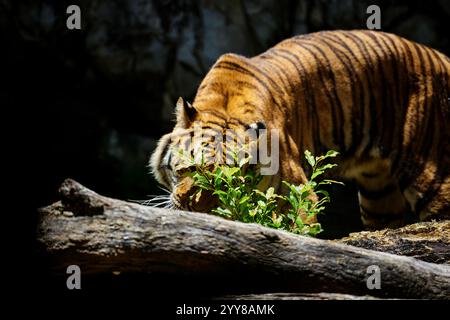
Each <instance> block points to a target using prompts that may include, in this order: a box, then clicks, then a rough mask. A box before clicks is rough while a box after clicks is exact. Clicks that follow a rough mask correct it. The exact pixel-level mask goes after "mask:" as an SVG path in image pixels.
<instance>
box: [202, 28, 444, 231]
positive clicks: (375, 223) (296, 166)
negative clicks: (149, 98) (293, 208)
mask: <svg viewBox="0 0 450 320" xmlns="http://www.w3.org/2000/svg"><path fill="white" fill-rule="evenodd" d="M449 97H450V61H449V59H448V58H447V57H446V56H444V55H443V54H441V53H439V52H437V51H435V50H433V49H430V48H427V47H425V46H422V45H419V44H416V43H414V42H411V41H408V40H406V39H403V38H400V37H398V36H395V35H392V34H387V33H382V32H373V31H329V32H320V33H313V34H309V35H303V36H298V37H294V38H291V39H288V40H285V41H283V42H281V43H279V44H278V45H276V46H275V47H273V48H271V49H269V50H268V51H266V52H264V53H262V54H261V55H259V56H256V57H253V58H245V57H242V56H238V55H234V54H227V55H224V56H222V57H220V58H219V59H218V61H217V62H216V63H215V64H214V66H213V67H212V68H211V70H210V71H209V73H208V74H207V76H206V77H205V79H204V80H203V81H202V83H201V85H200V87H199V90H198V92H197V95H196V98H195V100H194V102H193V107H194V108H195V110H196V111H197V112H196V115H195V117H194V119H193V120H195V121H199V122H200V123H203V124H206V123H208V122H210V123H214V122H216V123H217V122H219V120H223V121H224V122H222V123H224V124H223V126H225V127H226V126H227V123H228V122H230V121H238V122H240V123H242V124H247V123H252V122H254V121H258V120H263V121H264V122H265V123H266V125H267V128H268V129H279V130H280V172H279V174H277V175H274V176H271V177H268V181H267V182H266V184H267V185H271V186H274V187H275V188H281V183H280V182H281V180H282V179H287V180H290V181H292V182H298V183H301V182H304V181H305V179H306V178H305V177H306V176H307V172H306V173H305V171H304V169H306V168H307V166H306V164H305V163H302V160H301V159H302V157H301V155H302V154H303V152H304V150H311V151H312V152H313V153H315V154H321V153H323V152H326V151H327V150H329V149H334V150H337V151H339V152H340V154H341V159H340V163H339V164H340V165H339V171H336V172H335V174H336V175H337V176H341V177H344V178H349V179H354V180H355V181H356V182H357V184H358V187H359V199H360V207H361V216H362V220H363V222H364V224H365V226H367V227H368V228H380V227H384V226H395V225H400V224H403V222H404V218H405V215H409V213H411V212H415V213H417V214H419V215H420V218H421V219H427V218H429V217H437V216H438V215H439V216H445V215H447V216H448V214H449V211H450V174H449V167H450V159H449V153H450V147H449V138H450V133H449V132H450V130H449V120H450V102H449ZM193 122H194V121H193Z"/></svg>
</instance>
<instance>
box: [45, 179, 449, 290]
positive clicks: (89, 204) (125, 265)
mask: <svg viewBox="0 0 450 320" xmlns="http://www.w3.org/2000/svg"><path fill="white" fill-rule="evenodd" d="M60 193H61V198H62V199H61V202H58V203H55V204H53V205H51V206H49V207H46V208H43V209H41V210H40V215H41V216H40V217H41V220H40V224H39V228H38V242H39V244H40V246H41V249H42V251H43V252H44V253H45V255H46V256H47V257H48V258H49V259H50V261H51V263H52V267H53V268H54V270H55V271H56V272H60V273H61V274H62V273H64V272H65V268H66V267H67V266H68V265H70V264H77V265H79V266H80V268H81V270H82V271H83V274H99V273H111V272H115V271H119V272H158V273H161V274H163V275H167V276H168V277H170V276H171V275H174V274H177V275H178V274H185V275H190V276H192V275H195V276H199V277H206V276H207V275H215V276H219V277H221V276H224V277H237V276H239V277H240V279H242V281H247V280H248V281H250V280H251V279H253V280H254V279H271V280H273V282H275V283H277V286H278V288H277V291H285V292H303V293H304V292H331V293H340V294H352V295H370V296H377V297H394V298H425V299H430V298H431V299H433V298H434V299H450V295H449V292H450V266H447V265H438V264H431V263H427V262H423V261H419V260H416V259H413V258H409V257H401V256H396V255H392V254H388V253H382V252H376V251H371V250H366V249H362V248H357V247H353V246H349V245H345V244H338V243H333V242H331V241H326V240H319V239H313V238H308V237H302V236H296V235H293V234H289V233H287V232H283V231H277V230H273V229H269V228H264V227H261V226H259V225H256V224H245V223H240V222H234V221H227V220H225V219H222V218H219V217H215V216H211V215H207V214H201V213H192V212H182V211H173V210H164V209H157V208H151V207H145V206H141V205H138V204H134V203H129V202H125V201H121V200H116V199H111V198H107V197H103V196H100V195H98V194H96V193H95V192H93V191H91V190H89V189H87V188H85V187H83V186H82V185H80V184H78V183H77V182H75V181H73V180H66V181H65V182H64V183H63V184H62V186H61V188H60ZM371 265H377V266H379V268H380V270H381V289H380V290H376V289H375V290H369V289H368V288H367V285H366V279H367V277H368V276H369V274H367V267H368V266H371ZM261 281H265V280H261ZM268 291H270V288H269V289H268Z"/></svg>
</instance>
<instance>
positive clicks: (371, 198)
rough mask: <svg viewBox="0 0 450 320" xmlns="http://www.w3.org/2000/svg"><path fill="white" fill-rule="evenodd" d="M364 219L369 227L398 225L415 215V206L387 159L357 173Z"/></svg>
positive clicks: (370, 228) (371, 228) (395, 226)
mask: <svg viewBox="0 0 450 320" xmlns="http://www.w3.org/2000/svg"><path fill="white" fill-rule="evenodd" d="M356 181H357V185H358V189H359V191H358V199H359V206H360V213H361V220H362V222H363V224H364V226H365V228H366V229H369V230H375V229H382V228H397V227H400V226H402V225H404V224H405V222H406V221H407V219H408V218H409V217H411V216H412V215H411V207H410V205H409V203H408V201H407V199H406V198H405V197H404V195H403V193H402V191H401V189H400V187H399V183H398V181H397V179H396V178H395V177H393V176H392V175H391V173H390V167H389V165H388V164H387V163H385V162H383V161H380V162H377V163H375V164H373V163H371V164H370V165H369V166H367V167H366V168H364V170H362V171H361V172H360V173H359V175H358V176H357V177H356Z"/></svg>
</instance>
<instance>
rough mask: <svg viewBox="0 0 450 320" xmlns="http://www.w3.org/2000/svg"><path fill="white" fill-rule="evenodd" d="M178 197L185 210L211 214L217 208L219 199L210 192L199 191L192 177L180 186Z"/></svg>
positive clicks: (177, 192) (177, 191) (186, 178)
mask: <svg viewBox="0 0 450 320" xmlns="http://www.w3.org/2000/svg"><path fill="white" fill-rule="evenodd" d="M176 197H177V199H178V201H179V202H180V204H181V205H182V207H183V208H185V209H188V210H190V211H197V212H205V213H209V212H211V210H212V209H214V208H215V207H217V204H218V199H217V197H216V196H214V195H213V194H212V192H211V191H208V190H199V189H198V187H197V186H196V185H195V180H194V178H192V177H185V178H183V179H182V180H181V182H180V183H179V184H178V186H177V189H176Z"/></svg>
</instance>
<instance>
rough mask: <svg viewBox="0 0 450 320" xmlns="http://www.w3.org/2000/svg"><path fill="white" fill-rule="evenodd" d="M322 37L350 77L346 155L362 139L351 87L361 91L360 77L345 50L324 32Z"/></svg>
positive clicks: (358, 104) (350, 152) (359, 102)
mask: <svg viewBox="0 0 450 320" xmlns="http://www.w3.org/2000/svg"><path fill="white" fill-rule="evenodd" d="M322 36H323V37H322V38H321V39H320V41H321V42H322V43H323V44H324V45H326V46H328V47H329V49H330V50H331V51H332V52H333V53H334V55H335V56H336V57H337V59H338V60H339V61H340V63H341V64H342V65H343V66H344V68H345V70H346V72H347V74H348V76H349V78H350V79H351V83H350V92H351V97H352V102H351V105H350V106H347V107H350V108H351V109H350V110H349V111H350V112H351V114H350V118H351V124H352V125H351V126H352V128H351V142H350V145H349V146H347V145H346V149H347V155H350V154H353V153H354V152H355V150H356V148H357V146H359V144H360V143H361V140H362V132H361V127H360V126H361V123H360V125H359V129H360V130H359V131H357V126H358V125H357V119H358V118H359V120H361V115H360V110H359V109H360V105H361V101H357V93H356V90H355V88H354V87H353V85H356V86H358V90H359V92H361V90H362V88H361V79H360V78H359V75H358V74H357V73H356V70H355V68H354V66H353V64H352V61H351V60H350V58H349V56H348V55H347V53H346V52H345V51H342V50H340V49H339V48H337V47H336V46H334V45H332V44H331V43H330V42H329V41H332V42H334V43H336V44H338V43H337V42H336V41H335V40H334V38H328V37H327V36H326V34H325V33H324V34H323V35H322ZM325 39H327V40H328V41H326V40H325Z"/></svg>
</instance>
